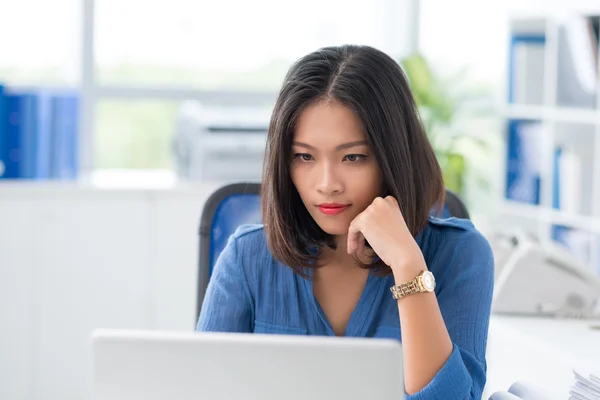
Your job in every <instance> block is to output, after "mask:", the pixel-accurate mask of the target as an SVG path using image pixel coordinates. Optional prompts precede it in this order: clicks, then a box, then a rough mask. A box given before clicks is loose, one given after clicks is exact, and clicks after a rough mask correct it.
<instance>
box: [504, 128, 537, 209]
mask: <svg viewBox="0 0 600 400" xmlns="http://www.w3.org/2000/svg"><path fill="white" fill-rule="evenodd" d="M543 135H544V127H543V125H542V124H541V123H540V122H537V121H518V120H513V121H510V122H509V124H508V137H507V150H508V154H507V166H506V188H505V189H506V190H505V197H506V198H507V199H509V200H514V201H518V202H523V203H529V204H535V205H539V204H540V183H541V168H542V164H541V162H542V159H541V151H540V140H541V138H542V137H543Z"/></svg>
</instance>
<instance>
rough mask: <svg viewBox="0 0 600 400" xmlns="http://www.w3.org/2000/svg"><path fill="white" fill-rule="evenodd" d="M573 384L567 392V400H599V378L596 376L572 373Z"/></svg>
mask: <svg viewBox="0 0 600 400" xmlns="http://www.w3.org/2000/svg"><path fill="white" fill-rule="evenodd" d="M573 373H574V374H575V384H574V385H573V386H572V387H571V391H570V392H569V394H570V396H569V400H600V378H599V377H598V375H591V374H590V375H588V377H587V378H586V377H585V375H584V374H582V373H580V372H578V371H573Z"/></svg>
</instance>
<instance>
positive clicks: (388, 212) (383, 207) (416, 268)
mask: <svg viewBox="0 0 600 400" xmlns="http://www.w3.org/2000/svg"><path fill="white" fill-rule="evenodd" d="M365 240H366V241H368V242H369V244H370V245H371V247H372V248H373V251H374V252H375V253H376V254H377V256H378V257H379V258H380V259H381V260H382V261H383V262H384V263H386V264H387V265H389V266H390V268H391V269H392V271H393V272H394V275H398V274H401V273H403V272H409V274H408V275H409V276H410V279H412V278H414V276H412V275H411V274H413V273H414V275H416V274H418V273H419V272H420V271H422V270H424V269H425V268H426V265H425V260H424V258H423V253H422V252H421V249H420V248H419V245H418V244H417V242H416V241H415V239H414V238H413V236H412V234H411V233H410V231H409V229H408V227H407V226H406V222H405V221H404V217H403V216H402V212H401V211H400V206H399V205H398V202H397V201H396V199H395V198H393V197H392V196H387V197H386V198H385V199H384V198H382V197H377V198H375V200H373V202H372V203H371V205H370V206H369V207H367V208H366V209H365V210H364V211H363V212H362V213H360V214H358V215H357V216H356V218H354V220H353V221H352V223H350V228H349V229H348V253H349V254H353V253H356V254H358V255H360V254H362V253H363V252H364V250H365ZM402 275H404V274H401V276H402Z"/></svg>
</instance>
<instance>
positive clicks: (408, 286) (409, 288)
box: [390, 271, 435, 300]
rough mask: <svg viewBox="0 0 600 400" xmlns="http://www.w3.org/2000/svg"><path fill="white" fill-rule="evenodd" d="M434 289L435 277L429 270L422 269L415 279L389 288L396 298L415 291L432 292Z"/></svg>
mask: <svg viewBox="0 0 600 400" xmlns="http://www.w3.org/2000/svg"><path fill="white" fill-rule="evenodd" d="M434 289H435V278H434V277H433V274H432V273H431V271H422V272H421V273H420V274H419V275H417V277H416V278H415V279H413V280H411V281H408V282H404V283H401V284H400V285H396V286H392V287H391V288H390V290H391V291H392V296H393V297H394V299H396V300H399V299H401V298H403V297H406V296H408V295H411V294H415V293H423V292H433V290H434Z"/></svg>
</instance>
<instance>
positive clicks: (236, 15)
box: [96, 0, 412, 90]
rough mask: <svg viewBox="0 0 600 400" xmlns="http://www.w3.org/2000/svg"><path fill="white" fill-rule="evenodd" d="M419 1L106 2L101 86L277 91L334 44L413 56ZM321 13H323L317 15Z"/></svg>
mask: <svg viewBox="0 0 600 400" xmlns="http://www.w3.org/2000/svg"><path fill="white" fill-rule="evenodd" d="M411 1H412V0H378V1H373V2H366V1H363V0H360V1H359V0H350V1H348V0H306V1H303V2H302V3H295V2H294V3H293V2H290V1H282V0H255V1H245V0H225V1H197V0H169V1H151V2H149V1H145V0H128V1H126V2H123V1H121V0H102V1H97V2H96V25H97V26H96V27H97V29H96V32H97V34H96V50H97V51H96V56H97V65H98V79H99V82H100V83H102V84H126V85H143V84H149V85H180V86H185V87H197V88H202V89H208V90H215V89H233V90H246V89H252V90H276V89H277V88H278V87H279V85H280V84H281V81H282V79H283V77H284V75H285V72H286V71H287V69H288V67H289V66H290V64H291V63H292V62H293V61H294V60H296V59H297V58H298V57H300V56H301V55H303V54H305V53H307V52H309V51H312V50H314V49H316V48H318V47H321V46H324V45H329V44H341V43H363V44H371V45H374V46H377V47H379V48H382V49H384V50H386V51H388V52H389V53H390V54H392V55H394V56H398V55H400V53H402V52H403V51H406V48H407V43H408V42H409V33H410V32H409V33H407V32H406V31H407V26H408V27H409V28H410V26H411V24H408V23H407V22H409V21H410V20H409V19H408V17H407V16H406V13H404V14H403V13H402V11H403V9H402V8H403V7H404V8H406V5H407V4H409V3H410V2H411ZM317 10H318V11H317Z"/></svg>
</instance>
